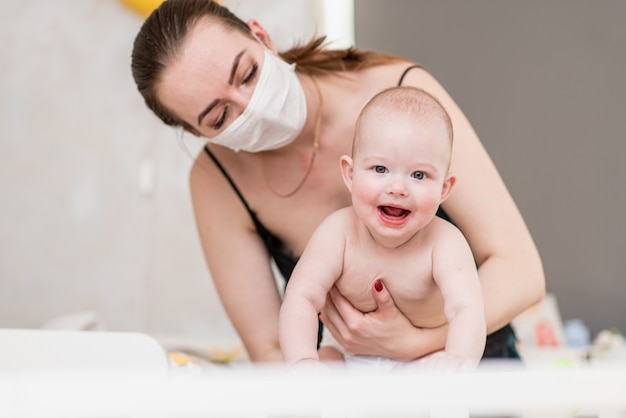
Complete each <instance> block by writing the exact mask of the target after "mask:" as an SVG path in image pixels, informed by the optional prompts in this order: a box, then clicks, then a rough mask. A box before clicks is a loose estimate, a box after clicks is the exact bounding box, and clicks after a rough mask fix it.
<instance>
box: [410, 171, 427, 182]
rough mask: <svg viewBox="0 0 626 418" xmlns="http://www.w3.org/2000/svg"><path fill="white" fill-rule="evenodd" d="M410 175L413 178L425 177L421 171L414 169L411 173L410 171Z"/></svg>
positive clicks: (420, 178)
mask: <svg viewBox="0 0 626 418" xmlns="http://www.w3.org/2000/svg"><path fill="white" fill-rule="evenodd" d="M411 177H413V178H414V179H418V180H422V179H424V177H426V174H424V172H423V171H414V172H413V173H411Z"/></svg>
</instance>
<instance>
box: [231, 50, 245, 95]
mask: <svg viewBox="0 0 626 418" xmlns="http://www.w3.org/2000/svg"><path fill="white" fill-rule="evenodd" d="M243 53H244V51H241V52H239V53H238V54H237V55H235V59H234V60H233V66H232V67H231V69H230V77H229V78H228V84H229V85H231V86H232V85H233V80H234V79H235V74H236V73H237V68H238V67H239V60H241V56H242V55H243Z"/></svg>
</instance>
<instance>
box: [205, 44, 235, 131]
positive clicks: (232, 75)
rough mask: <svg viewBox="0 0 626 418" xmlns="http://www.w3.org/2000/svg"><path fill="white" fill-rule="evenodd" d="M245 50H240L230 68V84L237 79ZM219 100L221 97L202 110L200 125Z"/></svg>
mask: <svg viewBox="0 0 626 418" xmlns="http://www.w3.org/2000/svg"><path fill="white" fill-rule="evenodd" d="M244 52H245V50H242V51H240V52H239V53H238V54H237V55H235V58H234V59H233V65H232V67H231V68H230V77H228V84H229V85H230V86H232V85H233V81H234V80H235V74H236V73H237V68H239V61H240V60H241V56H242V55H243V53H244ZM219 102H220V100H219V99H215V100H213V101H212V102H211V103H210V104H209V105H208V106H207V107H206V108H205V109H204V110H203V111H202V112H200V114H199V115H198V126H200V125H201V123H202V119H204V117H205V116H206V115H207V113H209V112H210V111H211V109H213V108H214V107H215V106H216V105H217V104H218V103H219Z"/></svg>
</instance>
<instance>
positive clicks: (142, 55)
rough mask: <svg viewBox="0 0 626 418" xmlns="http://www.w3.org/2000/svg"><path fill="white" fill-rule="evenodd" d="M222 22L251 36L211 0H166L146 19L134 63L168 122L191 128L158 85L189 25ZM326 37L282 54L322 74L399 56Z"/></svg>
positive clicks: (144, 90) (141, 85)
mask: <svg viewBox="0 0 626 418" xmlns="http://www.w3.org/2000/svg"><path fill="white" fill-rule="evenodd" d="M207 17H208V18H210V19H213V20H215V21H216V22H220V23H221V24H222V25H224V27H226V28H229V29H232V30H236V31H239V32H240V33H242V34H244V35H246V36H249V37H253V35H252V32H251V31H250V28H249V27H248V25H247V24H246V23H245V22H244V21H243V20H241V19H240V18H238V17H237V16H236V15H234V14H233V13H232V12H231V11H230V10H228V9H227V8H226V7H224V6H221V5H220V4H218V3H216V2H215V1H212V0H166V1H164V2H163V3H161V5H160V6H159V7H158V8H157V9H156V10H154V11H153V12H152V13H151V14H150V16H148V18H147V19H146V20H145V22H144V23H143V25H142V26H141V29H140V30H139V33H138V34H137V36H136V38H135V42H134V45H133V51H132V56H131V69H132V73H133V78H134V79H135V83H136V84H137V89H138V90H139V92H140V93H141V95H142V96H143V98H144V101H145V103H146V105H147V106H148V108H150V109H151V110H152V111H153V112H154V113H155V114H156V115H157V116H158V117H159V118H160V119H161V120H162V121H163V122H164V123H165V124H167V125H171V126H183V127H187V128H190V127H189V126H187V124H186V123H185V122H184V121H182V120H180V119H179V118H178V117H176V115H174V114H173V113H172V112H171V111H169V110H168V109H167V108H166V107H165V106H163V105H162V104H161V102H160V101H159V100H158V98H157V97H156V85H157V83H158V82H159V81H160V80H161V77H162V74H163V72H164V70H165V69H166V67H167V65H169V64H170V63H171V62H172V60H174V59H175V57H176V55H177V54H178V53H179V51H180V47H181V45H182V44H183V41H184V40H185V37H186V36H187V34H188V33H189V31H190V29H191V28H192V27H193V26H194V25H195V24H196V23H197V22H198V21H199V20H200V19H203V18H207ZM325 40H326V37H325V36H322V37H313V38H312V39H311V41H309V42H308V43H306V44H305V45H298V46H295V47H293V48H291V49H289V50H288V51H285V52H281V53H280V56H281V57H282V58H283V59H284V60H285V61H287V62H288V63H295V64H296V70H297V71H300V72H303V73H306V74H310V75H323V74H328V73H334V72H342V71H355V70H358V69H362V68H368V67H373V66H376V65H380V64H384V63H387V62H392V61H396V60H399V59H400V58H399V57H396V56H393V55H387V54H380V53H376V52H371V51H364V50H360V49H357V48H353V47H351V48H346V49H338V50H333V49H328V48H327V47H326V44H325Z"/></svg>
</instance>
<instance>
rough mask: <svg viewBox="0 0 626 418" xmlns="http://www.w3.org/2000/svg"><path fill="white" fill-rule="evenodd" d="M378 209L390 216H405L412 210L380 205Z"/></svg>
mask: <svg viewBox="0 0 626 418" xmlns="http://www.w3.org/2000/svg"><path fill="white" fill-rule="evenodd" d="M378 210H379V211H380V212H381V213H382V214H383V215H384V216H385V217H388V218H405V217H407V216H409V213H411V211H409V210H406V209H402V208H396V207H393V206H379V207H378Z"/></svg>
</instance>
